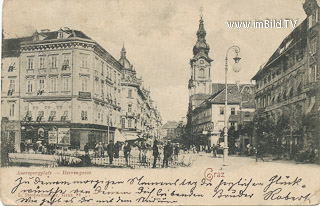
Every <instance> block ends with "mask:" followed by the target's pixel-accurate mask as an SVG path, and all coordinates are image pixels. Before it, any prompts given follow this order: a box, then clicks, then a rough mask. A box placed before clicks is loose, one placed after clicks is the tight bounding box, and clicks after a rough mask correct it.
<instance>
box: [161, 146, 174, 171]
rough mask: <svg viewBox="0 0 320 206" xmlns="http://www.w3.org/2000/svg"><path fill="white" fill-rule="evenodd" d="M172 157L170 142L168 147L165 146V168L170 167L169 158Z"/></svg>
mask: <svg viewBox="0 0 320 206" xmlns="http://www.w3.org/2000/svg"><path fill="white" fill-rule="evenodd" d="M171 155H172V147H171V145H170V142H168V143H167V145H166V146H164V148H163V163H162V167H164V165H166V167H168V161H169V158H170V157H171Z"/></svg>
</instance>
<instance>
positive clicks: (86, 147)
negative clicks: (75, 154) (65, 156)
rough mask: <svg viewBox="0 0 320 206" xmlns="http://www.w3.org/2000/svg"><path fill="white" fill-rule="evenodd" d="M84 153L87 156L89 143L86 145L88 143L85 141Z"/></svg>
mask: <svg viewBox="0 0 320 206" xmlns="http://www.w3.org/2000/svg"><path fill="white" fill-rule="evenodd" d="M84 153H85V155H88V156H89V145H88V143H86V144H85V145H84Z"/></svg>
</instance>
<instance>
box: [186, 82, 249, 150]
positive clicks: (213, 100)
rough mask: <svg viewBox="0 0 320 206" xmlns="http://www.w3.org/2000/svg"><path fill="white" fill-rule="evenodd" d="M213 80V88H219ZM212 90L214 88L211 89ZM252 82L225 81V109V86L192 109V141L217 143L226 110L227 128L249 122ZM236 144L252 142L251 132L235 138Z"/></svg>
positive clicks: (236, 127)
mask: <svg viewBox="0 0 320 206" xmlns="http://www.w3.org/2000/svg"><path fill="white" fill-rule="evenodd" d="M221 87H222V84H221V85H218V84H215V83H214V84H213V88H218V89H219V88H221ZM213 90H214V89H213ZM253 90H254V85H252V84H240V85H236V84H228V105H227V110H226V111H225V87H224V86H223V87H222V88H221V89H220V90H218V91H217V92H216V93H214V94H213V95H211V96H210V97H209V98H208V99H206V100H205V101H204V102H202V103H201V104H200V105H198V106H197V107H196V108H195V109H194V110H192V111H191V112H190V113H189V115H190V116H191V138H192V139H191V142H193V144H195V145H203V146H212V145H213V144H214V145H217V144H219V143H220V141H221V139H220V136H221V132H222V131H223V128H224V114H225V112H226V113H227V119H228V128H233V129H234V130H236V131H237V130H238V129H239V127H240V125H241V126H245V125H246V124H248V123H250V122H252V120H253V113H254V111H255V105H254V97H253V95H254V91H253ZM237 141H238V142H239V147H243V145H246V144H249V143H251V141H252V140H251V137H250V136H243V137H242V138H241V139H238V140H237Z"/></svg>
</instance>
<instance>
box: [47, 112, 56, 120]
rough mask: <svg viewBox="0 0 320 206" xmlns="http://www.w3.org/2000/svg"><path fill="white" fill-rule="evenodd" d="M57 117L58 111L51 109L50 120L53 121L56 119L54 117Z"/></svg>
mask: <svg viewBox="0 0 320 206" xmlns="http://www.w3.org/2000/svg"><path fill="white" fill-rule="evenodd" d="M55 117H56V111H55V110H52V111H50V115H49V120H48V121H49V122H52V121H53V120H54V118H55Z"/></svg>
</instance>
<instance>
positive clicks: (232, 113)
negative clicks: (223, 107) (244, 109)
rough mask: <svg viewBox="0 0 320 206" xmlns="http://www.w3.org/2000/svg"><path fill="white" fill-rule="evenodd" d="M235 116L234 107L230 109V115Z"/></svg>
mask: <svg viewBox="0 0 320 206" xmlns="http://www.w3.org/2000/svg"><path fill="white" fill-rule="evenodd" d="M235 114H236V109H235V108H234V107H232V108H231V115H235Z"/></svg>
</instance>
